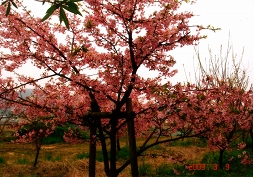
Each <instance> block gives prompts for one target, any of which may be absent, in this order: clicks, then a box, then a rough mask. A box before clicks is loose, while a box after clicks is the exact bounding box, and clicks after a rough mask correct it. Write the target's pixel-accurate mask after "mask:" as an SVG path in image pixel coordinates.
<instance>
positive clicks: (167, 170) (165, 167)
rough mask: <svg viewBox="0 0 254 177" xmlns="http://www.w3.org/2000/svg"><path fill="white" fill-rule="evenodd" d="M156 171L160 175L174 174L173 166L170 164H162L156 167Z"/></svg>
mask: <svg viewBox="0 0 254 177" xmlns="http://www.w3.org/2000/svg"><path fill="white" fill-rule="evenodd" d="M155 172H156V174H157V175H158V176H170V175H174V173H173V170H172V167H171V166H170V165H169V164H166V163H164V164H161V165H159V166H158V167H157V168H156V169H155Z"/></svg>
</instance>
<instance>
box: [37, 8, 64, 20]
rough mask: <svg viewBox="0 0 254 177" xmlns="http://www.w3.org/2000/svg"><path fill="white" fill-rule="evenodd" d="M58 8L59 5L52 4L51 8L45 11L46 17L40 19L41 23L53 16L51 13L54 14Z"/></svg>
mask: <svg viewBox="0 0 254 177" xmlns="http://www.w3.org/2000/svg"><path fill="white" fill-rule="evenodd" d="M59 7H60V5H59V4H54V5H53V6H51V7H50V8H49V9H48V10H47V12H46V15H45V16H44V17H43V18H42V19H41V21H42V22H43V21H45V20H47V19H48V18H49V17H50V16H51V15H52V14H53V12H54V11H55V10H56V9H57V8H59Z"/></svg>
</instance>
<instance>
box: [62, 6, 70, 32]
mask: <svg viewBox="0 0 254 177" xmlns="http://www.w3.org/2000/svg"><path fill="white" fill-rule="evenodd" d="M59 19H60V23H61V22H62V21H64V24H65V26H66V27H67V28H68V29H69V28H70V26H69V21H68V19H67V17H66V14H65V12H64V9H63V8H62V7H60V16H59Z"/></svg>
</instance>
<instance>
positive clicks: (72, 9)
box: [62, 2, 82, 16]
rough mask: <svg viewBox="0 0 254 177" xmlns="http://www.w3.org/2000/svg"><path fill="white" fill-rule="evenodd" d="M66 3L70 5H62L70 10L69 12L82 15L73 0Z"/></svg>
mask: <svg viewBox="0 0 254 177" xmlns="http://www.w3.org/2000/svg"><path fill="white" fill-rule="evenodd" d="M66 5H68V6H65V5H63V6H62V7H63V8H64V9H66V10H68V11H69V12H72V13H74V14H79V15H80V16H82V14H81V13H80V12H79V10H78V6H77V5H76V4H75V3H73V2H66Z"/></svg>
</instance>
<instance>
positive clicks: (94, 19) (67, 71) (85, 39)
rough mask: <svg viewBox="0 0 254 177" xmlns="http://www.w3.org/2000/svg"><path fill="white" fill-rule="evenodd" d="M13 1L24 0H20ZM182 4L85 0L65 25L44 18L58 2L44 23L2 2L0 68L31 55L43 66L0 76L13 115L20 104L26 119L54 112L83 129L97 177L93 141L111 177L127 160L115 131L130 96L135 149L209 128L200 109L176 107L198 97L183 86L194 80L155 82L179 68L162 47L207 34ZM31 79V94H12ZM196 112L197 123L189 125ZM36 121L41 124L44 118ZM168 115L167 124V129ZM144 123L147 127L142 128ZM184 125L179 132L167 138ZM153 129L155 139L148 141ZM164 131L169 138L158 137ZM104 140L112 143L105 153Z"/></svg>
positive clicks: (167, 48)
mask: <svg viewBox="0 0 254 177" xmlns="http://www.w3.org/2000/svg"><path fill="white" fill-rule="evenodd" d="M73 2H74V1H73ZM186 2H187V1H186ZM15 3H16V4H17V5H18V6H20V7H21V5H22V2H19V1H16V2H15ZM183 3H185V1H175V0H164V1H143V0H139V1H98V0H86V1H84V2H83V6H84V7H86V9H87V11H86V14H85V17H84V19H82V18H80V17H79V16H76V15H74V14H75V13H74V14H67V16H66V18H68V19H69V21H70V24H69V28H68V29H66V28H65V27H64V26H61V25H59V24H54V23H51V22H50V19H51V17H54V16H55V15H59V14H63V13H62V10H61V8H60V9H57V8H56V9H53V10H54V11H53V12H52V15H51V17H49V16H50V13H51V11H50V12H49V11H48V16H47V17H49V21H47V22H41V20H40V19H38V18H35V17H33V16H32V15H31V14H29V12H28V11H26V10H25V9H23V11H22V12H19V13H17V12H15V11H11V12H9V13H8V16H7V17H6V16H5V13H4V12H5V10H6V9H5V7H3V6H1V7H0V10H1V18H0V34H1V35H0V36H1V37H0V46H1V48H2V49H4V50H3V51H2V52H1V56H0V65H1V68H0V69H1V70H5V71H9V72H13V73H17V69H19V68H21V67H22V66H23V65H24V64H25V63H26V62H28V61H30V62H31V63H32V64H33V65H34V66H35V67H37V68H39V69H42V70H43V71H44V72H43V73H42V74H41V77H39V78H33V77H31V76H26V75H23V74H16V75H15V77H13V78H1V79H0V85H1V87H0V98H1V99H2V100H5V101H7V102H8V103H10V104H11V105H12V106H13V107H15V113H16V114H20V113H22V112H24V110H26V112H25V115H26V116H28V117H32V119H36V117H45V116H46V117H47V116H53V117H54V123H55V122H57V124H60V123H62V124H64V123H65V122H72V123H75V124H77V125H81V126H83V127H89V129H90V142H91V143H90V161H89V163H90V164H89V165H90V169H89V175H90V176H95V152H96V141H97V140H98V141H99V142H100V145H101V148H102V152H103V157H104V169H105V173H106V175H107V176H117V175H118V174H119V173H120V172H121V171H122V170H123V169H124V168H125V167H126V166H128V165H129V164H130V163H131V159H130V160H128V161H126V162H125V163H124V164H122V165H121V166H120V167H117V166H116V157H115V156H116V135H117V134H123V133H122V132H124V129H125V128H126V123H127V120H126V119H121V118H123V117H124V116H123V115H122V113H123V112H126V111H128V110H126V108H125V106H124V105H125V104H126V103H127V101H128V100H129V98H132V100H133V105H134V106H133V111H134V114H135V115H134V116H135V120H134V121H135V130H136V136H147V140H146V141H145V142H144V144H143V145H142V146H141V147H140V148H139V150H138V151H137V152H136V153H135V152H134V154H137V155H140V154H141V153H142V152H144V151H145V150H146V149H148V148H150V147H152V146H154V145H156V144H159V143H165V142H170V141H173V140H177V139H180V138H183V137H193V136H197V134H201V133H204V132H207V131H209V128H208V129H204V128H202V126H201V125H200V124H201V123H200V122H202V119H203V117H202V115H195V116H194V117H192V116H189V113H192V112H191V111H189V112H188V114H186V115H185V114H184V113H183V112H182V111H183V109H182V108H184V107H186V106H187V107H188V100H189V101H190V100H191V99H194V100H193V102H199V98H197V97H198V96H197V95H196V96H195V95H192V94H191V92H187V91H188V90H190V89H191V87H193V86H188V87H184V86H182V85H181V84H178V85H176V86H172V85H171V83H170V82H168V83H166V84H165V83H164V84H162V83H161V81H162V78H164V77H167V78H170V77H172V76H174V74H175V73H176V72H177V71H176V70H172V69H171V68H172V66H173V65H174V64H175V62H176V61H175V60H174V58H173V56H171V55H169V53H168V52H169V51H171V50H173V49H175V48H176V47H182V46H186V45H194V44H197V43H198V41H199V40H200V39H202V38H204V37H205V36H201V35H200V34H199V32H200V30H202V29H205V28H204V27H202V26H199V25H196V26H195V25H190V24H189V21H188V20H189V19H190V18H191V17H193V14H192V13H190V12H181V11H178V9H179V7H180V6H181V5H182V4H183ZM147 9H151V10H149V11H147ZM51 10H52V9H51ZM60 17H61V15H60ZM66 18H65V17H64V19H62V20H64V21H65V19H66ZM141 67H145V68H147V69H148V70H152V71H157V73H158V75H157V76H155V77H154V78H147V79H146V78H144V77H142V75H141V73H140V72H141V71H140V69H141ZM89 72H93V74H89ZM44 79H49V81H47V84H45V85H44V86H43V85H41V84H39V81H41V80H44ZM29 85H30V86H33V87H34V88H35V89H34V92H33V97H30V98H29V97H28V98H23V97H21V96H20V95H19V94H18V92H24V91H25V87H26V86H29ZM189 97H190V98H189ZM201 97H202V96H201ZM27 107H28V108H29V109H27ZM189 110H193V108H192V109H189ZM194 110H195V109H194ZM99 112H101V114H104V113H105V114H104V115H105V118H98V117H96V116H93V115H96V114H97V113H99ZM108 112H111V113H110V114H107V113H108ZM196 112H197V113H196V114H198V111H196ZM34 114H36V117H35V116H34ZM192 114H194V113H192ZM128 115H129V116H130V117H133V115H131V114H128ZM107 116H108V117H107ZM195 117H197V119H198V121H196V123H194V124H193V121H194V122H195ZM200 119H201V120H200ZM41 120H42V121H43V122H44V123H47V120H46V119H41ZM166 120H168V122H170V124H169V126H168V127H166V128H165V127H163V123H164V122H165V121H166ZM203 122H204V120H203ZM55 124H56V123H55ZM52 127H53V125H52ZM150 127H152V128H153V130H152V132H149V131H147V130H148V129H149V128H150ZM184 129H185V130H186V131H185V133H184V134H183V135H182V136H180V137H172V136H171V135H172V134H173V133H175V132H176V131H178V130H184ZM39 131H40V130H39ZM43 132H44V131H43ZM28 133H29V132H28ZM46 133H49V131H48V132H47V131H46ZM154 135H156V136H157V139H156V141H155V142H149V141H150V140H151V137H152V136H154ZM164 135H165V136H166V135H167V137H168V138H167V139H163V140H162V139H161V137H162V136H164ZM107 138H109V139H110V143H111V144H110V148H109V149H110V150H109V151H108V147H107V146H106V139H107ZM108 153H110V159H108Z"/></svg>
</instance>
